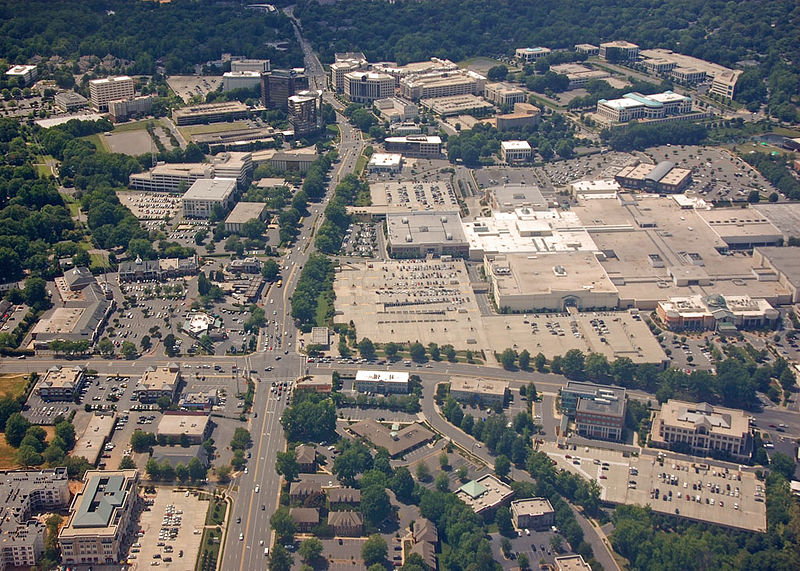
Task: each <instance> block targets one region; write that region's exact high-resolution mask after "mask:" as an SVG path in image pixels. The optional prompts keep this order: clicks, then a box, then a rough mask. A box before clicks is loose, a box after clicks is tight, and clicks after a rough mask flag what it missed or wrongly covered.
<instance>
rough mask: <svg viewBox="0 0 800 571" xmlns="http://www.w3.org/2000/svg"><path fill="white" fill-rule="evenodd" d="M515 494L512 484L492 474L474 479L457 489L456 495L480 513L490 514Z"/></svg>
mask: <svg viewBox="0 0 800 571" xmlns="http://www.w3.org/2000/svg"><path fill="white" fill-rule="evenodd" d="M513 496H514V491H513V490H512V489H511V487H510V486H508V485H506V484H504V483H503V482H501V481H500V480H498V479H497V478H496V477H494V476H492V475H491V474H486V475H485V476H483V477H481V478H478V479H477V480H472V481H470V482H467V483H466V484H464V485H463V486H461V487H460V488H459V489H458V490H456V497H457V498H459V499H460V500H461V501H462V502H464V503H465V504H467V505H468V506H469V507H470V508H472V511H474V512H475V513H476V514H478V515H488V514H491V513H494V511H495V510H496V509H497V508H499V507H500V506H502V505H506V504H508V502H509V500H510V499H511V498H512V497H513Z"/></svg>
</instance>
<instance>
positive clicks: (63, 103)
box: [54, 91, 89, 113]
mask: <svg viewBox="0 0 800 571" xmlns="http://www.w3.org/2000/svg"><path fill="white" fill-rule="evenodd" d="M54 101H55V104H56V107H58V108H59V109H61V110H62V111H64V112H65V113H69V112H71V111H77V110H78V109H83V108H84V107H86V106H87V105H88V104H89V100H88V99H86V98H85V97H84V96H83V95H81V94H80V93H75V92H74V91H62V92H61V93H57V94H56V96H55V98H54Z"/></svg>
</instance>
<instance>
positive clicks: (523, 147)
mask: <svg viewBox="0 0 800 571" xmlns="http://www.w3.org/2000/svg"><path fill="white" fill-rule="evenodd" d="M532 154H533V149H531V144H530V143H529V142H528V141H503V142H502V143H500V158H501V159H503V160H504V161H505V162H507V163H509V164H513V163H527V162H530V160H531V156H532Z"/></svg>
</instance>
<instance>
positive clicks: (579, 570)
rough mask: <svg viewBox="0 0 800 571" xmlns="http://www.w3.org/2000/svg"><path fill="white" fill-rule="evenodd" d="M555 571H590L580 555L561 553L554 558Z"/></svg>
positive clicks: (590, 568)
mask: <svg viewBox="0 0 800 571" xmlns="http://www.w3.org/2000/svg"><path fill="white" fill-rule="evenodd" d="M555 563H556V571H592V566H591V565H589V564H588V563H586V561H584V559H583V556H582V555H562V556H561V557H556V558H555Z"/></svg>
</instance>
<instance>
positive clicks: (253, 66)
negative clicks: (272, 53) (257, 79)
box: [231, 59, 270, 74]
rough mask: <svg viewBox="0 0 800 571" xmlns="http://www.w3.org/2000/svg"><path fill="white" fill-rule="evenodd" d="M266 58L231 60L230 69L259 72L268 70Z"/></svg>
mask: <svg viewBox="0 0 800 571" xmlns="http://www.w3.org/2000/svg"><path fill="white" fill-rule="evenodd" d="M269 63H270V62H269V60H268V59H238V60H233V61H231V71H233V72H236V71H254V72H256V73H258V74H261V73H263V72H265V71H269Z"/></svg>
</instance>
